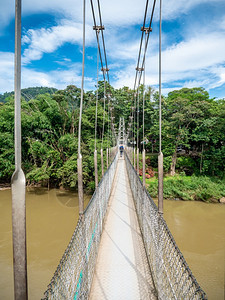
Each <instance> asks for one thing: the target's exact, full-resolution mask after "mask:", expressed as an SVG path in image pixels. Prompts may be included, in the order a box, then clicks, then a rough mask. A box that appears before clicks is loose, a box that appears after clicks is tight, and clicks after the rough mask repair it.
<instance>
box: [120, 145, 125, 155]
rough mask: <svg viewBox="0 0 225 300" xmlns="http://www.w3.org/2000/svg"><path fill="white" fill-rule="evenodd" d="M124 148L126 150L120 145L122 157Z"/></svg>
mask: <svg viewBox="0 0 225 300" xmlns="http://www.w3.org/2000/svg"><path fill="white" fill-rule="evenodd" d="M123 150H124V147H123V145H120V157H122V156H123Z"/></svg>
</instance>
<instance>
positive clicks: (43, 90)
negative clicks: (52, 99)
mask: <svg viewBox="0 0 225 300" xmlns="http://www.w3.org/2000/svg"><path fill="white" fill-rule="evenodd" d="M56 91H57V89H55V88H48V87H30V88H27V89H22V90H21V95H22V96H23V97H24V99H25V100H26V101H29V100H30V99H32V98H35V97H37V96H38V95H41V94H50V95H51V94H54V93H55V92H56ZM12 96H14V92H6V93H4V94H3V95H1V94H0V102H5V101H6V99H7V98H9V97H12Z"/></svg>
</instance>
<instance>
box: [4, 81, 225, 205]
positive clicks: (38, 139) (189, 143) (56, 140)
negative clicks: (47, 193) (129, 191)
mask: <svg viewBox="0 0 225 300" xmlns="http://www.w3.org/2000/svg"><path fill="white" fill-rule="evenodd" d="M110 92H111V93H112V95H111V97H110V103H111V106H113V110H112V113H113V117H114V119H113V120H114V123H115V127H117V126H118V123H119V117H124V119H125V123H126V124H128V123H129V116H130V115H131V112H132V106H133V105H134V104H133V103H134V102H133V101H134V99H133V95H134V91H133V90H131V89H129V88H127V87H123V88H121V89H114V88H113V87H110ZM96 94H97V93H96V91H95V92H93V91H87V92H85V94H84V108H83V121H82V155H83V176H84V186H85V189H87V190H93V189H94V176H93V175H94V163H93V152H94V144H95V142H94V137H95V104H96V103H95V100H96ZM103 95H104V83H103V82H99V89H98V123H97V148H98V150H99V151H98V153H100V149H101V147H102V148H103V150H104V151H106V148H107V147H111V146H112V145H113V136H112V132H111V118H110V119H109V118H108V111H109V108H110V107H109V106H108V101H106V107H105V125H104V128H105V130H104V139H103V142H102V133H103V118H104V101H103ZM139 98H140V99H143V86H141V87H140V97H139ZM158 99H159V97H158V93H157V92H155V91H154V90H153V89H152V88H151V87H148V88H147V89H146V90H145V136H144V137H143V136H142V131H143V124H142V117H140V123H139V145H138V146H139V149H140V151H141V150H142V147H143V141H144V143H145V149H146V155H147V165H146V167H148V175H149V176H150V177H152V176H157V152H158V147H159V143H158V127H159V126H158V125H159V124H158ZM79 105H80V89H79V88H77V87H76V86H73V85H70V86H68V87H67V88H66V89H65V90H56V89H51V88H29V89H24V90H23V91H22V157H23V169H24V172H25V174H26V179H27V183H28V184H40V185H44V186H47V185H48V186H50V187H51V186H52V187H53V186H54V187H65V188H73V189H76V188H77V170H76V168H77V162H76V160H77V134H78V117H79ZM141 113H142V101H140V114H141ZM162 119H163V122H162V149H163V154H164V172H165V174H169V175H170V176H171V177H165V184H164V187H165V196H166V197H168V198H170V197H171V198H181V199H185V200H191V199H193V200H203V201H210V199H211V200H212V199H213V194H214V195H217V194H216V193H219V194H218V196H219V195H221V196H224V190H225V188H224V184H223V182H224V174H225V172H224V171H225V170H224V161H225V130H224V128H225V100H224V99H220V100H216V99H211V98H210V97H209V94H208V92H206V91H205V90H204V89H203V88H192V89H188V88H183V89H181V90H179V91H173V92H170V93H169V94H168V96H167V97H163V98H162ZM132 127H133V126H132ZM0 132H1V135H0V183H3V184H5V183H10V178H11V176H12V173H13V171H14V142H13V134H14V133H13V132H14V100H13V93H6V94H4V95H1V98H0ZM128 142H129V145H130V146H132V145H133V143H134V139H133V132H132V130H131V131H130V135H129V137H128ZM104 153H105V152H104ZM98 160H99V166H100V157H98ZM141 167H142V166H141V164H140V168H141ZM100 173H101V171H100V168H99V178H100ZM154 174H155V175H154ZM177 174H181V175H182V174H183V175H186V176H178V175H177ZM149 176H148V177H149ZM196 182H198V183H199V184H198V185H196V184H195V183H196ZM216 184H218V185H216ZM178 186H179V187H180V188H179V189H180V191H178V189H177V187H178ZM219 186H220V187H221V188H219ZM155 190H156V182H155V181H154V180H153V181H151V184H149V191H150V193H152V195H153V196H154V195H155ZM194 190H196V193H194V192H193V191H194ZM182 193H184V194H185V195H183V194H182Z"/></svg>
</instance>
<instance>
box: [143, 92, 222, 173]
mask: <svg viewBox="0 0 225 300" xmlns="http://www.w3.org/2000/svg"><path fill="white" fill-rule="evenodd" d="M141 97H142V95H141V96H140V99H142V98H141ZM146 99H149V95H146ZM140 112H142V102H141V103H140ZM158 128H159V124H158V93H154V95H153V97H152V101H146V103H145V137H146V138H147V139H148V140H149V143H148V144H147V145H146V150H147V151H148V152H149V154H150V153H151V152H152V153H156V152H158V148H159V144H158V141H159V139H158V135H159V133H158V130H159V129H158ZM224 128H225V100H224V99H222V100H215V99H210V98H209V94H208V92H206V91H205V90H204V89H203V88H193V89H188V88H183V89H181V90H179V91H173V92H171V93H169V94H168V97H164V98H163V99H162V151H163V154H164V170H165V172H166V173H167V172H169V173H170V174H171V175H174V174H175V171H178V172H182V171H183V172H185V173H186V174H187V175H192V174H195V175H200V174H201V175H209V176H219V177H223V176H224V174H225V173H224V170H225V168H224V163H223V162H224V161H225V130H224ZM139 135H140V140H142V139H143V136H142V118H140V131H139ZM139 148H140V149H141V148H142V146H141V145H140V144H139ZM151 165H152V166H153V167H155V168H157V156H153V157H152V158H151Z"/></svg>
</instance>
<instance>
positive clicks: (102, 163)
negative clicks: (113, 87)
mask: <svg viewBox="0 0 225 300" xmlns="http://www.w3.org/2000/svg"><path fill="white" fill-rule="evenodd" d="M105 70H106V69H104V68H103V69H102V71H103V73H105V72H106V71H105ZM104 78H105V77H104ZM105 84H106V83H105V79H104V106H103V109H104V112H103V127H102V144H101V165H102V176H103V175H104V160H103V140H104V131H105Z"/></svg>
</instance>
